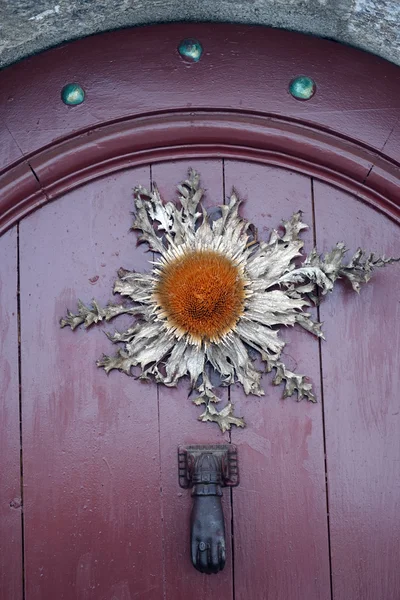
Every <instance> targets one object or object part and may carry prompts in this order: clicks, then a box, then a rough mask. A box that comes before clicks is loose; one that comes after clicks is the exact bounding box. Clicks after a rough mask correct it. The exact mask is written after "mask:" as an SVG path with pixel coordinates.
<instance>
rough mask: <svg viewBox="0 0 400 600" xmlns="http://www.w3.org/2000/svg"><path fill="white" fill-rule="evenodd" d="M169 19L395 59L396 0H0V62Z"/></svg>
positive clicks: (399, 57) (399, 59)
mask: <svg viewBox="0 0 400 600" xmlns="http://www.w3.org/2000/svg"><path fill="white" fill-rule="evenodd" d="M169 21H220V22H235V23H252V24H260V25H267V26H272V27H279V28H284V29H291V30H296V31H302V32H304V33H310V34H314V35H319V36H322V37H327V38H330V39H333V40H336V41H338V42H343V43H346V44H350V45H353V46H356V47H358V48H362V49H364V50H367V51H369V52H372V53H374V54H378V55H380V56H382V57H384V58H386V59H387V60H390V61H392V62H395V63H397V64H400V0H219V1H218V0H202V1H197V2H196V0H186V1H185V0H180V1H179V2H178V1H177V0H152V1H149V0H120V1H119V2H115V0H53V1H51V0H0V67H4V66H6V65H8V64H10V63H12V62H14V61H17V60H20V59H21V58H24V57H25V56H28V55H30V54H33V53H36V52H40V51H42V50H44V49H46V48H49V47H51V46H54V45H57V44H60V43H62V42H65V41H67V40H72V39H76V38H79V37H84V36H87V35H90V34H94V33H98V32H101V31H105V30H110V29H116V28H121V27H131V26H135V25H143V24H150V23H165V22H169Z"/></svg>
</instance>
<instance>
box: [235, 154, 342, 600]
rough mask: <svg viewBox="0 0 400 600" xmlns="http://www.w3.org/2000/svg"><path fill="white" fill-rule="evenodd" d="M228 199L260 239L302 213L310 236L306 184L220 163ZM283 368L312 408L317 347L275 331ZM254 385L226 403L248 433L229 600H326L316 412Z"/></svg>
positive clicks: (302, 336)
mask: <svg viewBox="0 0 400 600" xmlns="http://www.w3.org/2000/svg"><path fill="white" fill-rule="evenodd" d="M225 182H226V190H227V193H229V192H230V190H231V188H232V186H234V187H235V188H236V190H237V191H238V193H239V196H240V197H242V198H244V199H245V202H244V204H243V205H242V214H243V216H245V217H246V218H248V219H249V220H251V221H252V222H253V223H254V224H255V225H256V226H257V227H258V233H259V237H260V238H261V239H267V238H268V236H269V233H270V230H271V229H272V228H276V227H278V226H279V224H280V222H281V219H283V218H284V219H288V218H289V217H290V216H291V215H292V214H293V213H294V212H296V211H297V210H299V209H301V210H302V211H303V213H304V221H305V222H306V223H307V224H309V225H310V226H311V230H309V231H308V232H306V233H305V234H304V239H305V241H306V246H305V249H306V251H309V250H310V249H311V247H312V244H313V234H312V224H313V214H312V202H311V184H310V180H309V178H307V177H304V176H301V175H298V174H295V173H292V172H288V171H284V170H280V169H276V168H268V167H261V166H259V165H256V164H248V163H239V162H230V161H228V162H226V165H225ZM282 337H283V338H284V339H285V340H287V342H288V345H287V347H286V351H285V353H284V358H285V362H286V364H287V366H288V367H289V368H291V369H292V370H295V372H299V373H305V374H307V375H309V377H310V379H311V381H312V383H313V384H314V388H315V392H316V395H317V397H318V399H319V400H321V392H320V373H319V353H318V341H317V340H316V339H315V338H313V337H312V336H311V334H308V333H307V332H305V331H300V330H297V329H296V328H294V329H290V330H287V331H282ZM271 380H272V377H271V375H266V376H264V378H263V387H264V389H265V397H262V398H257V397H251V396H250V397H246V396H245V394H244V392H243V390H242V388H241V387H238V386H234V387H233V388H232V390H231V398H232V401H233V402H234V404H235V406H236V409H237V410H236V412H237V414H239V415H243V416H244V417H245V419H246V421H247V427H246V428H245V429H243V430H236V429H235V430H234V431H232V441H233V442H234V443H235V444H237V445H238V446H239V458H240V473H241V480H240V486H239V487H238V488H237V489H234V490H233V512H234V540H235V599H236V600H248V599H249V598H257V600H267V598H268V600H269V599H271V598H273V599H274V600H304V599H305V598H307V600H321V599H322V598H324V599H328V598H330V597H331V596H330V581H329V551H328V532H327V517H326V491H325V472H324V444H323V428H322V405H321V403H320V402H319V403H318V404H311V403H307V402H304V401H303V402H300V403H297V402H295V401H294V400H293V399H287V400H286V401H283V400H281V398H282V392H283V390H282V387H281V386H279V387H274V386H273V385H272V381H271Z"/></svg>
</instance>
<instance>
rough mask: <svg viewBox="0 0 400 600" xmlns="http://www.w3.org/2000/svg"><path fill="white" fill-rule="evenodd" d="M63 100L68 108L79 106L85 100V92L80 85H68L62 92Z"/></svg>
mask: <svg viewBox="0 0 400 600" xmlns="http://www.w3.org/2000/svg"><path fill="white" fill-rule="evenodd" d="M61 99H62V101H63V102H64V104H67V105H68V106H77V105H78V104H82V102H83V101H84V100H85V92H84V91H83V88H82V87H81V86H80V85H79V84H78V83H67V85H65V86H64V87H63V89H62V90H61Z"/></svg>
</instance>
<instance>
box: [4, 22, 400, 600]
mask: <svg viewBox="0 0 400 600" xmlns="http://www.w3.org/2000/svg"><path fill="white" fill-rule="evenodd" d="M187 37H190V38H196V39H198V40H199V41H200V42H201V44H202V46H203V54H202V56H201V57H200V60H199V61H197V62H196V61H195V62H190V61H187V60H183V59H182V57H181V56H180V55H179V53H178V51H177V46H178V45H179V42H180V41H181V40H182V39H184V38H187ZM332 65H333V66H334V67H335V68H333V66H332ZM299 75H308V76H310V77H312V79H313V80H314V81H315V82H316V93H315V94H314V96H313V97H312V98H311V99H310V100H307V101H299V100H296V99H295V98H294V97H293V96H291V95H290V94H289V93H288V86H289V82H290V81H291V80H292V79H293V78H294V77H296V76H299ZM371 77H373V78H374V81H375V85H374V86H373V87H371V86H370V81H371ZM70 82H78V83H79V84H80V85H81V86H82V88H84V90H85V92H86V97H85V101H84V102H83V103H82V104H80V105H79V106H67V105H65V104H64V103H63V102H62V101H61V97H60V93H61V89H62V88H63V86H64V85H65V84H67V83H70ZM399 92H400V75H399V69H398V68H396V67H395V66H394V65H390V64H389V63H385V62H384V61H382V60H379V59H377V58H375V57H372V56H369V55H366V54H363V53H360V52H357V51H355V50H351V49H348V48H344V47H342V46H340V45H337V44H334V43H332V42H327V41H321V40H315V39H312V38H307V37H305V36H300V35H296V34H292V33H288V32H279V31H272V30H268V29H264V28H250V27H237V26H227V25H226V26H225V25H218V26H217V25H195V24H192V25H184V24H180V25H172V26H162V27H151V28H143V29H135V30H132V31H123V32H117V33H111V34H106V35H102V36H98V37H94V38H88V39H86V40H82V41H79V42H75V43H72V44H68V45H66V46H64V47H60V48H58V49H56V50H52V51H50V52H47V53H44V54H43V55H40V56H38V57H34V58H32V59H29V60H27V61H24V62H23V63H21V64H18V65H15V66H14V67H11V68H10V69H7V70H6V71H5V72H4V73H1V74H0V125H1V126H2V130H1V133H0V137H1V141H2V143H1V145H0V159H1V166H0V169H1V170H0V189H1V196H0V225H1V228H2V229H1V231H2V232H4V233H3V235H2V237H1V238H0V256H1V260H0V283H1V285H0V320H1V330H0V347H1V361H2V366H1V379H0V391H1V394H0V420H1V421H0V422H1V427H2V435H1V438H0V450H1V454H0V464H1V478H2V485H1V489H0V500H1V504H0V506H1V508H0V548H1V554H0V576H1V588H0V598H1V600H23V599H24V600H39V599H40V600H41V599H47V598H60V599H65V600H73V599H79V600H133V599H142V600H158V599H160V600H161V599H166V600H181V599H182V600H183V599H186V598H188V597H190V598H191V599H192V600H200V599H201V600H203V599H205V598H214V597H215V598H220V599H221V600H305V599H306V600H349V599H351V600H356V599H362V600H378V599H379V600H396V599H397V598H400V575H399V570H398V562H399V558H400V547H399V539H400V520H399V502H400V487H399V477H400V460H399V458H400V441H399V440H400V420H399V419H400V406H399V396H398V388H399V384H400V381H399V369H398V365H399V362H400V343H399V342H400V319H399V301H398V298H399V293H400V283H399V282H400V278H399V272H398V267H397V266H393V267H391V268H388V269H386V270H382V271H381V272H379V273H378V274H377V275H376V276H375V277H374V279H373V281H372V282H371V283H370V284H368V286H366V287H365V288H363V289H362V292H361V294H360V295H356V294H354V293H353V292H352V291H351V290H349V289H348V288H347V287H346V286H345V285H343V286H338V287H337V289H335V291H334V292H333V293H332V294H331V295H330V296H329V298H327V299H326V300H325V301H324V302H323V303H322V304H321V307H320V308H319V309H318V310H319V315H318V316H319V318H320V320H321V321H322V322H323V323H324V331H325V334H326V338H327V341H326V342H322V343H319V342H318V341H316V340H315V339H314V338H313V337H312V336H311V335H310V334H308V333H307V332H305V331H298V330H297V329H296V328H293V329H290V330H289V329H288V330H286V331H285V332H284V333H283V335H284V338H285V340H286V341H287V342H288V344H287V346H286V349H285V360H286V362H287V365H288V367H289V368H293V369H296V370H297V371H298V372H301V373H307V374H308V375H309V376H310V379H311V381H312V382H313V385H314V387H315V390H316V394H317V397H318V403H317V404H311V403H306V402H294V401H293V400H292V399H287V400H285V401H283V400H282V389H281V387H280V386H277V387H275V386H272V384H271V381H270V375H268V374H265V375H264V376H263V383H264V387H265V389H266V396H265V397H262V398H258V397H251V396H250V397H246V396H245V395H244V393H243V392H242V389H241V388H240V387H239V386H237V385H233V386H231V388H229V389H226V390H225V392H224V393H225V397H226V398H228V397H229V398H230V400H231V401H233V402H234V403H235V406H236V408H237V412H238V413H239V414H243V415H244V416H245V418H246V420H247V423H248V425H247V427H246V428H245V429H240V430H239V429H234V430H232V431H231V432H228V433H225V434H221V433H220V431H219V430H218V427H217V426H216V425H214V424H204V423H201V422H199V421H198V420H197V417H198V414H199V410H198V407H196V406H194V405H193V404H192V403H191V402H190V400H188V398H187V391H188V385H187V383H182V384H180V385H178V387H177V388H176V389H167V388H165V387H162V386H157V385H156V384H154V383H147V384H146V383H143V382H140V381H139V380H137V379H135V378H133V377H131V378H128V377H125V376H123V375H122V374H120V373H117V372H111V373H110V375H109V376H106V375H105V373H104V372H103V371H102V370H100V369H97V368H96V366H95V363H96V359H98V358H99V357H100V356H101V355H102V353H103V352H104V353H109V352H110V347H109V345H110V342H109V340H107V338H106V337H105V336H104V332H105V331H113V330H114V327H113V325H111V324H106V325H105V326H101V327H99V328H97V329H95V330H89V331H85V330H80V329H77V330H76V331H74V332H72V331H70V330H65V329H63V330H62V329H60V327H59V319H60V317H61V316H63V315H64V314H65V310H66V308H67V307H69V308H74V307H75V306H76V302H77V299H78V298H81V299H82V300H83V301H85V302H90V301H91V299H92V298H93V297H95V298H96V300H98V301H99V302H101V303H103V304H105V303H106V302H107V301H108V300H110V298H111V290H112V286H113V282H114V280H115V277H116V272H117V270H118V269H119V268H120V267H121V266H122V267H125V268H128V269H131V270H133V269H136V270H140V271H144V270H148V268H149V264H148V260H149V255H148V254H146V253H145V251H144V249H143V247H142V246H137V244H136V234H135V233H133V232H131V231H129V227H130V225H131V215H130V213H131V211H132V209H133V203H132V189H133V187H134V186H135V185H137V184H142V185H145V186H150V184H151V181H156V182H157V184H158V187H159V189H160V192H161V195H162V196H163V197H164V198H165V199H166V200H173V199H174V198H175V197H176V191H175V186H176V184H177V183H178V182H180V181H181V180H183V179H184V178H185V177H186V174H187V170H188V167H190V166H191V167H193V168H195V169H196V170H197V171H198V172H199V173H200V175H201V179H202V184H203V186H204V187H205V188H206V196H205V205H206V206H207V207H211V206H214V205H216V204H221V203H223V202H224V201H226V199H227V196H228V195H229V193H230V191H231V189H232V187H233V186H234V187H235V188H236V190H237V192H238V194H239V196H240V197H242V198H243V199H244V200H245V202H244V204H243V206H242V214H243V216H245V217H246V218H248V219H249V220H250V221H252V222H254V223H255V224H256V225H257V227H258V232H259V236H260V238H261V239H266V237H267V236H268V235H269V232H270V231H271V229H273V228H274V227H277V226H278V225H279V223H280V221H281V219H287V218H289V217H290V215H291V214H292V213H293V212H295V211H297V210H299V209H301V210H302V211H303V213H304V220H305V222H306V223H308V224H309V225H310V229H309V230H308V231H307V232H306V233H305V234H304V239H305V242H306V251H309V250H310V249H311V248H312V247H313V246H314V245H315V244H316V245H317V246H318V248H319V249H320V250H321V251H325V250H329V249H330V248H331V247H332V246H333V245H334V244H335V243H336V242H337V241H344V242H345V243H346V245H347V246H348V247H349V250H350V251H353V250H355V249H356V248H357V247H358V246H362V247H365V248H367V249H371V250H374V251H376V252H378V253H380V254H386V255H397V256H399V255H400V229H399V222H400V212H399V203H400V194H399V143H400V125H399V124H398V116H399V112H398V111H399V98H400V93H399ZM396 269H397V270H396ZM118 325H119V324H118ZM223 442H225V443H234V444H236V445H237V447H238V452H239V461H240V473H241V478H240V485H239V487H237V488H235V489H233V490H232V491H229V490H228V491H225V492H224V499H223V504H224V513H225V524H226V529H227V531H226V536H227V543H228V553H227V564H226V567H225V570H224V571H223V572H222V573H219V574H218V575H212V576H209V575H203V574H200V573H198V572H197V571H195V569H194V568H193V567H192V566H191V564H190V557H189V513H190V508H191V498H190V493H189V492H188V491H186V490H183V489H181V488H180V487H179V484H178V476H177V474H178V471H177V467H178V465H177V447H178V445H180V444H192V443H223Z"/></svg>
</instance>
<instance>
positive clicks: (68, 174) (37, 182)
mask: <svg viewBox="0 0 400 600" xmlns="http://www.w3.org/2000/svg"><path fill="white" fill-rule="evenodd" d="M205 157H207V158H210V157H227V158H228V157H229V158H234V159H239V160H249V161H255V162H259V163H263V164H269V165H275V166H280V167H283V168H287V169H291V170H294V171H297V172H300V173H306V174H308V175H310V176H313V177H315V178H317V179H320V180H322V181H325V182H328V183H330V184H332V185H334V186H337V187H339V188H341V189H343V190H346V191H348V192H350V193H352V194H354V195H356V196H357V197H358V198H359V199H360V200H362V201H365V202H367V203H368V204H370V205H371V206H373V207H374V208H376V209H377V210H379V211H381V212H383V213H385V214H386V215H388V216H389V217H391V218H392V219H394V220H395V221H397V222H400V178H399V173H400V172H399V167H398V165H397V163H396V162H395V161H393V160H391V159H389V158H387V157H385V156H384V155H383V154H382V153H381V152H378V151H376V150H374V149H373V148H370V147H368V146H367V145H365V144H357V143H356V142H354V141H352V140H349V139H346V138H345V137H344V136H340V135H335V134H333V133H331V132H328V131H324V130H323V129H322V128H316V127H312V126H310V125H309V124H305V123H302V122H301V121H298V120H294V119H284V118H282V117H277V116H276V115H257V114H247V113H244V112H242V113H239V112H229V111H193V110H192V111H190V112H188V111H180V112H173V113H161V114H155V115H148V116H143V117H139V118H131V119H125V120H122V121H118V122H116V123H108V124H105V125H103V126H101V127H97V128H95V129H90V130H88V131H85V132H83V133H80V134H78V135H76V136H72V137H70V138H67V139H65V140H63V141H61V142H59V143H57V144H54V145H51V146H49V147H47V148H44V149H42V150H40V151H38V152H36V153H33V154H31V156H29V157H27V158H25V159H24V160H22V161H21V162H20V163H19V164H17V165H15V166H13V167H11V168H9V169H8V170H6V171H5V172H4V173H3V175H2V176H1V177H0V189H1V191H2V193H1V197H0V233H1V232H3V231H5V230H6V229H7V228H8V227H11V226H12V225H13V224H14V223H16V222H17V221H18V220H19V219H21V218H23V217H24V216H26V215H27V214H29V213H30V212H31V211H32V210H35V209H36V208H38V206H41V205H42V204H43V203H45V202H46V201H49V200H53V199H55V198H57V197H58V196H60V195H61V194H63V193H65V192H67V191H69V190H71V189H74V188H75V187H77V186H79V185H82V184H84V183H86V182H89V181H91V180H93V179H95V178H97V177H100V176H103V175H106V174H110V173H113V172H115V171H118V170H121V169H126V168H128V167H133V166H138V165H142V164H147V163H152V162H159V161H163V160H172V159H178V158H193V161H194V160H195V159H196V158H205ZM374 166H378V167H379V174H380V175H379V176H376V177H375V178H374V179H373V180H372V181H370V180H369V178H368V176H369V174H370V173H371V171H372V169H373V167H374Z"/></svg>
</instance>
